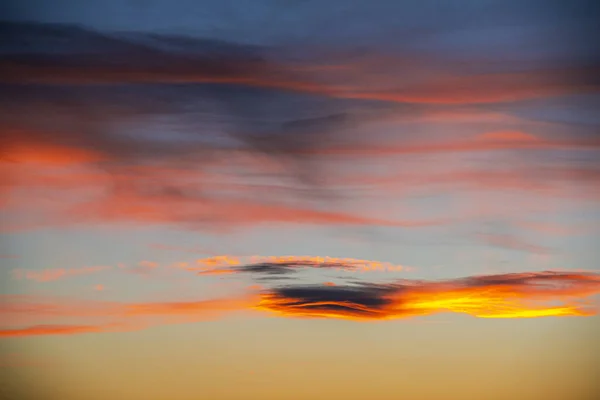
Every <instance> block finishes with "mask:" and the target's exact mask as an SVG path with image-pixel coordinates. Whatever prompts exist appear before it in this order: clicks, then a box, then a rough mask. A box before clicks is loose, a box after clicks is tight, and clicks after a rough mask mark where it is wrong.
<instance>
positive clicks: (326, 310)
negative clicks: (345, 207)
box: [256, 272, 600, 321]
mask: <svg viewBox="0 0 600 400" xmlns="http://www.w3.org/2000/svg"><path fill="white" fill-rule="evenodd" d="M597 294H600V275H598V274H592V273H588V274H585V273H568V272H540V273H523V274H506V275H488V276H476V277H472V278H466V279H459V280H451V281H446V282H425V281H406V280H405V281H402V282H400V283H397V284H390V285H362V286H361V285H356V286H334V287H327V286H287V287H283V288H279V289H275V290H273V291H267V292H265V293H263V295H262V299H261V302H260V303H259V304H258V305H257V306H256V308H257V309H258V310H262V311H269V312H273V313H276V314H278V315H280V316H284V317H300V318H341V319H351V320H363V321H369V320H389V319H399V318H406V317H414V316H423V315H430V314H437V313H444V312H452V313H462V314H469V315H473V316H475V317H480V318H535V317H547V316H590V315H595V314H596V310H595V309H593V308H590V307H589V305H587V304H586V303H584V302H583V301H582V299H583V298H585V297H588V296H592V295H597ZM557 302H559V303H561V304H558V305H556V303H557Z"/></svg>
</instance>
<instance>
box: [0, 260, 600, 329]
mask: <svg viewBox="0 0 600 400" xmlns="http://www.w3.org/2000/svg"><path fill="white" fill-rule="evenodd" d="M260 272H261V273H267V274H268V273H270V271H263V270H261V271H260ZM598 294H600V275H599V274H597V273H591V272H567V271H546V272H531V273H512V274H500V275H479V276H472V277H467V278H461V279H450V280H445V281H424V280H411V279H402V280H398V281H394V282H391V283H387V284H376V283H361V284H333V283H331V282H326V283H324V284H320V285H306V284H291V285H285V286H276V287H270V288H269V287H267V288H264V287H256V288H252V289H251V288H248V289H246V291H245V292H244V293H240V295H238V296H233V297H227V298H220V299H206V300H198V301H190V300H182V301H171V302H137V303H135V302H134V303H122V302H93V301H83V302H76V301H68V300H67V299H62V300H60V301H58V300H56V299H52V298H41V297H36V296H4V297H5V298H3V299H2V300H3V302H2V307H0V314H1V315H2V316H3V319H4V320H5V321H6V323H8V322H10V325H9V326H6V325H5V326H6V327H5V329H3V330H1V331H0V336H2V337H18V336H31V335H57V334H79V333H92V332H94V333H97V332H118V331H127V330H138V329H145V328H148V327H151V326H155V325H163V324H179V323H190V322H199V321H207V320H211V319H214V318H219V317H223V316H225V315H228V314H230V313H232V312H240V311H254V312H257V311H258V312H267V313H274V314H275V315H278V316H281V317H291V318H341V319H350V320H356V321H371V320H373V321H375V320H390V319H400V318H408V317H416V316H424V315H431V314H437V313H448V312H449V313H461V314H469V315H472V316H475V317H480V318H536V317H550V316H590V315H595V314H596V312H597V310H596V307H595V305H594V303H593V301H591V300H590V299H589V297H591V296H595V295H598ZM25 315H26V316H27V318H23V317H24V316H25ZM19 316H20V319H19V318H16V317H19ZM64 318H67V319H71V320H72V319H73V318H85V319H88V320H89V319H90V318H91V319H92V320H93V319H96V320H97V321H98V322H97V323H95V324H94V323H87V324H73V323H51V324H48V323H44V324H40V323H37V324H35V323H34V324H32V325H30V326H28V327H15V326H14V325H15V324H18V323H19V322H25V321H36V320H37V321H40V320H48V319H50V320H53V321H56V320H57V319H58V320H59V321H60V320H61V319H63V320H64Z"/></svg>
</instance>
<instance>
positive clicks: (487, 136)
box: [476, 131, 540, 142]
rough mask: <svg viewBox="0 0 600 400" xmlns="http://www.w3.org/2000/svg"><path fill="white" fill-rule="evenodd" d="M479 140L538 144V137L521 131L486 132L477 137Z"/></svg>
mask: <svg viewBox="0 0 600 400" xmlns="http://www.w3.org/2000/svg"><path fill="white" fill-rule="evenodd" d="M476 139H477V140H485V141H507V142H536V141H538V140H540V139H539V138H538V137H536V136H534V135H532V134H529V133H525V132H521V131H498V132H486V133H482V134H481V135H479V136H477V137H476Z"/></svg>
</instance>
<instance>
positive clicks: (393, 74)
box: [0, 23, 598, 104]
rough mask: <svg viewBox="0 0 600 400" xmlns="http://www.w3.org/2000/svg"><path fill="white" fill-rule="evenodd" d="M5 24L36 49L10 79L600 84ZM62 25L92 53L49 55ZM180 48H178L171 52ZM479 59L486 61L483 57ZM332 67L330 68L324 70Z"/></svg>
mask: <svg viewBox="0 0 600 400" xmlns="http://www.w3.org/2000/svg"><path fill="white" fill-rule="evenodd" d="M3 25H4V29H5V30H8V32H10V34H7V35H6V36H7V37H9V38H11V40H13V41H14V43H15V47H17V48H20V47H22V45H19V39H20V38H21V37H23V36H24V35H27V33H29V35H28V36H27V38H28V39H29V43H30V46H31V48H33V51H32V50H31V48H30V54H29V57H28V58H26V59H23V58H20V57H19V56H18V53H17V54H16V55H15V54H12V55H11V56H12V57H6V58H5V59H3V60H1V62H0V72H1V73H0V76H1V77H2V79H3V81H4V82H9V83H20V84H22V83H27V84H31V83H43V84H48V83H50V84H63V85H64V84H71V85H72V84H107V83H112V84H124V83H129V84H131V83H163V84H164V83H171V84H182V83H188V84H194V83H195V84H200V83H202V84H231V85H238V86H247V87H260V88H267V89H279V90H285V91H294V92H300V93H308V94H314V95H320V96H327V97H333V98H340V99H360V100H375V101H384V102H399V103H425V104H476V103H497V102H508V101H515V100H522V99H531V98H540V97H548V96H557V95H564V94H570V93H586V92H592V91H596V90H597V89H598V87H597V84H596V82H595V81H594V80H593V79H589V78H587V77H589V76H592V74H593V72H594V68H593V67H590V66H586V65H575V66H571V67H569V68H556V69H551V68H546V69H538V70H533V71H531V70H526V71H522V72H514V71H493V72H487V73H486V72H485V69H484V70H483V72H481V71H478V69H477V68H475V66H473V67H472V68H471V71H467V72H463V69H464V66H463V65H462V64H461V63H460V62H456V61H455V62H452V61H451V60H448V59H445V60H436V59H435V58H433V59H432V57H431V55H430V54H428V55H425V54H417V53H415V52H414V51H413V52H412V53H413V54H412V55H411V57H413V58H415V59H414V60H413V59H407V58H406V57H398V56H394V55H388V54H374V52H373V51H369V52H365V54H364V55H363V59H360V58H359V59H357V58H356V57H351V59H348V57H343V56H342V54H343V53H344V52H343V51H339V50H337V49H329V50H330V51H329V53H330V54H336V55H337V58H338V60H337V65H335V68H331V62H332V61H334V60H331V58H332V56H331V55H330V56H329V57H327V58H328V60H327V59H325V60H319V59H318V58H317V59H316V60H314V61H313V62H312V63H310V64H308V63H301V64H300V65H294V63H289V62H286V61H284V60H281V59H282V58H285V57H282V53H285V51H284V50H283V49H279V48H276V47H275V48H265V47H258V46H247V45H238V44H234V43H227V42H223V41H214V40H206V39H193V38H183V39H184V40H185V41H187V42H188V44H189V45H188V46H187V47H185V48H183V49H182V48H181V46H179V45H180V42H181V40H182V38H181V37H173V36H169V35H163V36H159V35H154V36H150V35H146V36H144V35H143V34H138V35H137V37H135V38H134V37H132V36H127V35H124V34H120V35H116V34H105V33H99V32H93V31H91V30H85V29H82V28H80V27H73V26H67V25H41V24H36V25H33V24H24V23H21V24H14V23H13V24H7V23H4V24H3ZM56 31H60V32H62V34H63V35H64V36H66V37H70V38H72V40H73V42H74V43H77V44H79V46H81V47H82V48H85V49H87V54H86V52H81V51H80V52H79V53H78V52H76V51H74V50H72V49H75V48H77V47H79V46H74V45H73V46H72V49H71V50H70V51H68V49H64V50H63V51H67V52H68V53H71V54H69V55H70V59H71V60H73V61H72V62H71V63H69V62H65V59H64V58H61V59H60V61H58V60H57V59H53V58H52V57H49V56H48V55H47V54H44V53H45V52H47V49H45V48H44V47H42V46H43V45H42V44H45V47H48V42H49V41H51V40H52V33H55V32H56ZM192 44H194V45H195V46H194V45H192ZM54 45H55V46H56V47H61V46H62V44H60V43H54ZM36 47H37V48H36ZM174 48H178V51H169V50H173V49H174ZM165 49H166V51H165ZM336 50H337V51H336ZM94 51H95V52H96V54H94ZM31 53H32V54H31ZM36 57H37V59H36ZM321 58H322V57H321ZM32 59H33V60H34V61H37V62H32ZM108 60H110V61H108ZM278 60H281V61H278ZM460 61H462V62H463V63H464V60H460ZM471 62H472V64H473V65H482V66H483V67H485V66H486V64H485V62H481V60H476V59H473V60H471ZM325 64H329V65H330V66H329V67H324V65H325ZM580 64H581V63H580ZM441 66H446V68H442V67H441ZM461 67H462V68H461ZM488 68H489V67H488ZM398 71H402V72H403V73H401V74H399V73H398ZM475 71H478V72H475ZM586 78H587V79H586Z"/></svg>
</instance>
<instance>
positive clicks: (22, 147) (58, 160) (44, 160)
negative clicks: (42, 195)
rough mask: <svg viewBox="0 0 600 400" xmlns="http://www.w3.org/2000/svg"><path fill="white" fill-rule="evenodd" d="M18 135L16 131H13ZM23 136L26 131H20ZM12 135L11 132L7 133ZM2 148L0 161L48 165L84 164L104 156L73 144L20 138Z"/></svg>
mask: <svg viewBox="0 0 600 400" xmlns="http://www.w3.org/2000/svg"><path fill="white" fill-rule="evenodd" d="M15 134H16V135H17V136H18V133H15ZM20 134H21V135H23V136H24V137H25V138H26V137H27V133H26V132H21V133H20ZM7 135H8V136H12V134H7ZM5 145H7V147H5V148H4V149H3V154H2V157H1V158H0V161H3V162H13V163H20V164H23V163H32V164H42V165H50V166H64V165H71V164H86V163H91V162H97V161H100V160H102V159H103V158H104V156H103V155H101V154H100V153H97V152H94V151H92V150H88V149H82V148H78V147H73V146H61V145H56V144H49V143H40V142H37V143H36V142H31V141H30V142H27V141H24V138H21V139H20V140H19V142H14V143H8V144H6V143H5Z"/></svg>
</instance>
